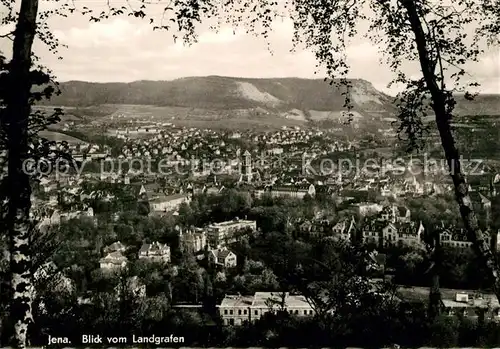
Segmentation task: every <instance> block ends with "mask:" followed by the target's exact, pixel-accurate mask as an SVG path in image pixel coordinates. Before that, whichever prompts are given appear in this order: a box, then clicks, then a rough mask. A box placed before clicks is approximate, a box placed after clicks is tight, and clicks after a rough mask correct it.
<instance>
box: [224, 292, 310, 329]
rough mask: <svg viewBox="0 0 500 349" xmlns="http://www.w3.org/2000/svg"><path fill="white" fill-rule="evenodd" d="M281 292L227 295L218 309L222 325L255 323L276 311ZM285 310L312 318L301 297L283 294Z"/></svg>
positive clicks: (307, 304)
mask: <svg viewBox="0 0 500 349" xmlns="http://www.w3.org/2000/svg"><path fill="white" fill-rule="evenodd" d="M282 300H283V299H282V293H281V292H256V293H255V294H254V295H253V296H242V295H227V296H226V297H224V299H223V300H222V303H221V304H220V305H219V306H218V307H219V314H220V316H221V317H222V319H223V321H224V325H241V324H242V323H243V322H245V321H255V320H258V319H260V317H261V316H262V315H264V314H265V313H267V312H269V311H276V310H278V309H279V308H280V303H281V302H282ZM284 301H285V307H284V308H285V310H286V311H288V312H289V313H290V314H292V315H295V316H312V315H313V314H314V311H313V309H312V307H311V306H310V305H309V303H308V302H307V300H306V298H305V297H304V296H301V295H290V294H289V293H288V292H286V293H285V297H284Z"/></svg>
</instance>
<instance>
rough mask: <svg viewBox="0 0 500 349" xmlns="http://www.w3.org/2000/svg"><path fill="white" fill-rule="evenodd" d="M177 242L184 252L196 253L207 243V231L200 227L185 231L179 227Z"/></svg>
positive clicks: (203, 248)
mask: <svg viewBox="0 0 500 349" xmlns="http://www.w3.org/2000/svg"><path fill="white" fill-rule="evenodd" d="M179 243H180V246H181V248H182V249H183V250H184V251H185V252H187V251H190V252H191V253H197V252H200V251H203V250H205V248H206V247H207V245H208V242H207V233H206V232H205V230H204V229H202V228H194V229H193V230H187V231H185V232H183V231H182V229H181V228H179Z"/></svg>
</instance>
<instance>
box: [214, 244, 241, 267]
mask: <svg viewBox="0 0 500 349" xmlns="http://www.w3.org/2000/svg"><path fill="white" fill-rule="evenodd" d="M208 261H209V263H210V264H212V265H218V266H222V267H224V268H234V267H236V265H237V257H236V255H235V254H234V253H233V252H231V251H230V250H228V249H227V248H221V249H217V250H210V251H208Z"/></svg>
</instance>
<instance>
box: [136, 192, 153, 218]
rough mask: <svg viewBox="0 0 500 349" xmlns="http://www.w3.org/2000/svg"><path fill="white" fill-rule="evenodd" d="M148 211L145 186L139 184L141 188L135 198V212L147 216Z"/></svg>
mask: <svg viewBox="0 0 500 349" xmlns="http://www.w3.org/2000/svg"><path fill="white" fill-rule="evenodd" d="M150 211H151V208H150V205H149V198H148V194H147V192H146V188H145V187H144V185H141V189H140V190H139V195H138V198H137V213H138V214H139V215H141V216H147V215H149V212H150Z"/></svg>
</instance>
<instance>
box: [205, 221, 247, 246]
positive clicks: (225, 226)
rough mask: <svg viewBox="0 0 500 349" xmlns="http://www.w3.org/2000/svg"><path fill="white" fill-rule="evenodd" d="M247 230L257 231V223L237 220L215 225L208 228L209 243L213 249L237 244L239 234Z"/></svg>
mask: <svg viewBox="0 0 500 349" xmlns="http://www.w3.org/2000/svg"><path fill="white" fill-rule="evenodd" d="M245 230H248V231H251V232H254V231H256V230H257V222H256V221H250V220H244V219H238V218H236V219H234V220H232V221H226V222H221V223H213V224H211V225H209V226H208V228H207V237H208V243H209V245H210V246H211V247H213V248H220V247H222V246H225V245H227V244H231V243H234V242H236V240H237V238H238V233H240V232H242V233H243V231H245Z"/></svg>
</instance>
